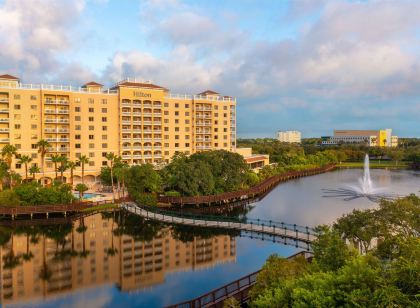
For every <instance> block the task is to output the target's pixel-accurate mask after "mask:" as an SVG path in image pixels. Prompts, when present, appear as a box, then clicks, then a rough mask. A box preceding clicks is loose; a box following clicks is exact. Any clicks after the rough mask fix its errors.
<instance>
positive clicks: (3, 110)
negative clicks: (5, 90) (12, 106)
mask: <svg viewBox="0 0 420 308" xmlns="http://www.w3.org/2000/svg"><path fill="white" fill-rule="evenodd" d="M0 113H9V109H8V108H6V109H0Z"/></svg>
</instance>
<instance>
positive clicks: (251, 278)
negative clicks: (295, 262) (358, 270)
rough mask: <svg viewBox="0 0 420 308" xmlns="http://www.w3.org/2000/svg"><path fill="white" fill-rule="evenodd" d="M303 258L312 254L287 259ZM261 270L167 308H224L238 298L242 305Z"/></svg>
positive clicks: (296, 255) (299, 253)
mask: <svg viewBox="0 0 420 308" xmlns="http://www.w3.org/2000/svg"><path fill="white" fill-rule="evenodd" d="M298 256H303V257H305V259H308V258H310V257H311V256H312V254H309V253H306V252H298V253H296V254H294V255H292V256H290V257H288V258H287V259H289V260H290V259H294V258H296V257H298ZM260 272H261V270H259V271H256V272H254V273H251V274H248V275H246V276H244V277H241V278H239V279H238V280H235V281H232V282H230V283H228V284H226V285H224V286H222V287H220V288H217V289H215V290H213V291H210V292H208V293H206V294H203V295H201V296H199V297H197V298H194V299H192V300H189V301H185V302H182V303H178V304H175V305H171V306H168V307H167V308H203V307H219V306H220V307H223V302H224V301H225V300H226V299H228V298H230V297H234V298H236V299H237V300H238V301H239V302H240V303H244V302H247V301H248V299H249V291H250V289H251V287H252V286H253V285H254V284H255V283H256V282H257V275H258V273H260Z"/></svg>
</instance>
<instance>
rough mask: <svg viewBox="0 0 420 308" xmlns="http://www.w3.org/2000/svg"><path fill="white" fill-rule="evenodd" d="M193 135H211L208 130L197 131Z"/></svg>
mask: <svg viewBox="0 0 420 308" xmlns="http://www.w3.org/2000/svg"><path fill="white" fill-rule="evenodd" d="M195 133H196V134H197V135H211V131H210V130H198V131H195Z"/></svg>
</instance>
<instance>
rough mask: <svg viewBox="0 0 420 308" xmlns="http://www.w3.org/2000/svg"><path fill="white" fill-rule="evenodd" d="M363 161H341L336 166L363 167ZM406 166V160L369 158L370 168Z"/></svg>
mask: <svg viewBox="0 0 420 308" xmlns="http://www.w3.org/2000/svg"><path fill="white" fill-rule="evenodd" d="M363 164H364V162H362V161H361V162H343V163H341V165H340V164H338V167H344V168H363ZM407 167H408V164H407V163H406V162H398V164H396V163H395V162H394V161H388V160H381V161H379V160H371V161H370V168H374V169H381V168H393V169H405V168H407Z"/></svg>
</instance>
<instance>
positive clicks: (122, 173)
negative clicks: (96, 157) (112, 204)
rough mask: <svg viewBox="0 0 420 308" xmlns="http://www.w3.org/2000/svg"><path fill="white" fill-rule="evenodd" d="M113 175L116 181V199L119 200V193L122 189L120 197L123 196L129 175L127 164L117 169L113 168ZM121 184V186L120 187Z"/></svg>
mask: <svg viewBox="0 0 420 308" xmlns="http://www.w3.org/2000/svg"><path fill="white" fill-rule="evenodd" d="M114 169H115V170H114V174H115V177H116V178H117V181H118V185H117V186H118V198H120V197H121V196H120V193H121V191H120V190H121V189H122V196H123V197H124V196H125V185H126V182H127V179H128V175H129V167H128V165H127V164H121V165H120V166H118V167H114ZM120 184H121V185H120Z"/></svg>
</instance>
